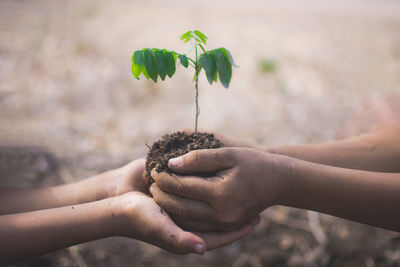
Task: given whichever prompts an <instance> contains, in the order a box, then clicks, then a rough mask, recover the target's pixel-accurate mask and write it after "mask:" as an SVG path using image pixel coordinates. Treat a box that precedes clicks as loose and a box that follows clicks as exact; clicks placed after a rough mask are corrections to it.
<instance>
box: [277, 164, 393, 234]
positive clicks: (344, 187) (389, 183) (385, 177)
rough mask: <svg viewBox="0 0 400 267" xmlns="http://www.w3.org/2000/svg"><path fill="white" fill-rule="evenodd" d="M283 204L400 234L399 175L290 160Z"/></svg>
mask: <svg viewBox="0 0 400 267" xmlns="http://www.w3.org/2000/svg"><path fill="white" fill-rule="evenodd" d="M291 166H292V180H291V186H290V192H291V193H289V194H286V199H284V200H283V201H282V203H280V204H283V205H287V206H292V207H298V208H303V209H309V210H314V211H319V212H323V213H327V214H330V215H334V216H338V217H342V218H345V219H349V220H353V221H357V222H361V223H365V224H369V225H373V226H378V227H382V228H386V229H391V230H395V231H400V215H399V213H398V210H399V208H400V174H396V173H378V172H367V171H358V170H350V169H343V168H337V167H330V166H325V165H320V164H314V163H310V162H306V161H301V160H296V159H293V160H291Z"/></svg>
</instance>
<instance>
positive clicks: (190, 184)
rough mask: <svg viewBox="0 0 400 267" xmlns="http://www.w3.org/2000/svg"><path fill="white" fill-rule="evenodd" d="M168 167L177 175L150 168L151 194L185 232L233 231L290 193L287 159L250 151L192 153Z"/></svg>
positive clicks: (289, 170) (221, 149)
mask: <svg viewBox="0 0 400 267" xmlns="http://www.w3.org/2000/svg"><path fill="white" fill-rule="evenodd" d="M169 168H170V169H171V170H172V171H173V172H174V173H179V174H181V175H177V174H174V173H172V174H168V173H165V172H163V173H157V172H156V171H155V170H153V171H152V177H153V179H154V180H155V184H153V185H152V186H151V188H150V192H151V193H152V195H153V198H154V200H155V201H156V202H157V204H159V205H160V206H161V207H163V208H164V209H165V210H166V211H168V212H169V213H170V214H171V216H172V217H173V218H174V220H175V221H176V222H177V223H178V224H179V225H181V226H183V227H185V228H186V229H190V230H199V231H205V230H226V229H234V228H236V227H238V226H239V225H241V224H243V223H245V222H246V221H249V220H250V219H251V218H253V217H254V216H256V215H257V214H258V213H260V212H261V211H262V210H264V209H265V208H267V207H269V206H271V205H275V204H279V203H280V202H281V201H282V200H283V198H285V197H287V196H289V195H290V187H291V165H290V162H289V158H287V157H285V156H280V155H273V154H269V153H265V152H260V151H258V150H255V149H249V148H220V149H210V150H196V151H191V152H190V153H188V154H186V155H183V156H181V157H179V158H176V159H171V160H170V161H169ZM196 174H197V175H199V174H202V176H203V177H198V176H196ZM204 174H206V175H207V177H204Z"/></svg>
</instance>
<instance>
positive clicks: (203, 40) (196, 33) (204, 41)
mask: <svg viewBox="0 0 400 267" xmlns="http://www.w3.org/2000/svg"><path fill="white" fill-rule="evenodd" d="M194 34H195V35H196V36H197V37H199V38H200V39H201V41H202V42H203V43H204V44H207V39H208V37H207V36H205V35H204V33H202V32H201V31H198V30H195V31H194Z"/></svg>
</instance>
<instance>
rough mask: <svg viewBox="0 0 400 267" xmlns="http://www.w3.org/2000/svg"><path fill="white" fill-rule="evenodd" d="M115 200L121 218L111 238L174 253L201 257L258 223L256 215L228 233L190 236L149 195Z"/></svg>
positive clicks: (240, 235) (130, 196) (243, 233)
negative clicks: (119, 209) (122, 238)
mask: <svg viewBox="0 0 400 267" xmlns="http://www.w3.org/2000/svg"><path fill="white" fill-rule="evenodd" d="M117 199H118V204H117V206H118V207H119V208H121V209H122V213H121V214H122V216H119V219H117V220H116V223H115V224H114V229H115V232H114V233H113V234H114V235H120V236H126V237H130V238H134V239H138V240H142V241H144V242H147V243H151V244H153V245H156V246H158V247H160V248H163V249H166V250H168V251H170V252H173V253H176V254H186V253H191V252H193V253H197V254H203V253H204V252H205V251H206V250H210V249H214V248H217V247H220V246H223V245H226V244H229V243H231V242H233V241H235V240H237V239H239V238H242V237H243V236H245V235H247V234H248V233H249V232H251V231H252V230H253V228H254V226H255V225H256V224H257V223H258V222H259V220H260V218H259V217H258V216H257V217H255V218H254V220H252V221H251V222H249V223H247V224H246V225H243V226H242V227H239V228H238V229H236V230H234V231H230V232H206V233H190V232H186V231H183V230H182V229H181V228H179V227H178V226H177V225H176V224H175V223H174V222H173V221H172V220H171V218H170V216H169V215H168V214H167V213H166V212H165V211H164V210H163V209H162V208H160V207H159V206H158V205H157V204H156V203H155V202H154V200H153V199H152V198H150V197H149V196H148V195H145V194H143V193H140V192H130V193H127V194H124V195H122V196H120V197H117ZM117 214H118V212H117Z"/></svg>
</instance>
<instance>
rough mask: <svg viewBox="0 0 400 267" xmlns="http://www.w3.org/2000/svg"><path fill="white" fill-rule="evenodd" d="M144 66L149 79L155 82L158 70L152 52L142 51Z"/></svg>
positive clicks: (148, 50)
mask: <svg viewBox="0 0 400 267" xmlns="http://www.w3.org/2000/svg"><path fill="white" fill-rule="evenodd" d="M144 66H145V68H146V71H147V73H148V75H149V76H150V78H151V79H152V80H153V81H154V82H157V77H158V69H157V63H156V59H155V57H154V54H153V50H150V49H145V50H144Z"/></svg>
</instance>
